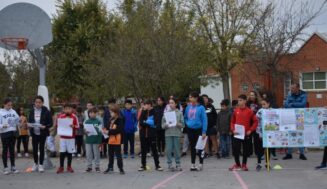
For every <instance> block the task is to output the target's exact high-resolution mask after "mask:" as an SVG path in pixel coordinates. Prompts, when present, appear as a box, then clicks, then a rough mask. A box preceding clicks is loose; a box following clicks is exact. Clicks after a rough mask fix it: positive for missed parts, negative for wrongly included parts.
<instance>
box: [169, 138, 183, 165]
mask: <svg viewBox="0 0 327 189" xmlns="http://www.w3.org/2000/svg"><path fill="white" fill-rule="evenodd" d="M165 140H166V153H167V163H168V165H171V164H172V162H173V161H172V153H174V157H175V162H176V165H180V164H181V144H180V137H178V136H166V137H165Z"/></svg>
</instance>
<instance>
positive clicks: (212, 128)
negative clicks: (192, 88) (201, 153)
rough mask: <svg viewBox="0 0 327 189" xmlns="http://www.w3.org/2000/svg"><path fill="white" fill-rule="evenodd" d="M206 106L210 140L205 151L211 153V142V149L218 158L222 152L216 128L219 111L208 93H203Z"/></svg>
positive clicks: (207, 153)
mask: <svg viewBox="0 0 327 189" xmlns="http://www.w3.org/2000/svg"><path fill="white" fill-rule="evenodd" d="M202 98H203V101H204V106H205V110H206V114H207V118H208V128H207V136H208V137H209V141H208V142H207V144H206V148H205V152H206V155H207V156H208V155H209V153H210V146H209V143H211V144H212V145H211V147H212V148H211V150H212V152H213V154H215V155H217V158H220V154H219V152H218V142H217V129H216V123H217V112H216V108H215V107H214V106H213V105H212V103H210V100H209V97H208V95H206V94H204V95H202Z"/></svg>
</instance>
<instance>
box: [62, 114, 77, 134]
mask: <svg viewBox="0 0 327 189" xmlns="http://www.w3.org/2000/svg"><path fill="white" fill-rule="evenodd" d="M63 118H71V119H73V126H74V127H73V129H72V130H73V131H72V132H73V133H72V136H71V137H69V136H60V138H64V139H74V138H75V131H76V129H78V128H79V124H78V119H77V116H76V115H75V114H70V115H67V114H59V115H58V117H57V119H63ZM57 127H58V123H57Z"/></svg>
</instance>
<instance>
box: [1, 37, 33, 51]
mask: <svg viewBox="0 0 327 189" xmlns="http://www.w3.org/2000/svg"><path fill="white" fill-rule="evenodd" d="M0 41H1V42H2V43H4V44H5V45H6V46H8V47H11V48H16V49H17V50H23V49H26V47H27V44H28V39H27V38H23V37H3V38H1V39H0Z"/></svg>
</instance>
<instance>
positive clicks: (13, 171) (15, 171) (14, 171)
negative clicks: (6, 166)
mask: <svg viewBox="0 0 327 189" xmlns="http://www.w3.org/2000/svg"><path fill="white" fill-rule="evenodd" d="M11 172H12V173H14V174H17V173H19V171H18V170H17V169H16V168H15V167H12V168H11Z"/></svg>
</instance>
